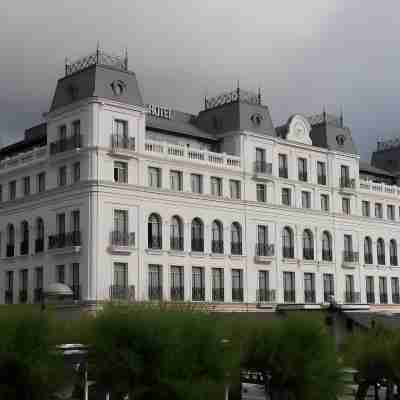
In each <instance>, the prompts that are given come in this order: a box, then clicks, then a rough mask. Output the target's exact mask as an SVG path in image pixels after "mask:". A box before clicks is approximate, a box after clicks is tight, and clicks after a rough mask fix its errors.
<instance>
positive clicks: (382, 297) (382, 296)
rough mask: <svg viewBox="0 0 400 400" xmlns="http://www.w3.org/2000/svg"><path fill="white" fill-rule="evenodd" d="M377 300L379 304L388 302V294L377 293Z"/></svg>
mask: <svg viewBox="0 0 400 400" xmlns="http://www.w3.org/2000/svg"><path fill="white" fill-rule="evenodd" d="M379 302H380V304H387V303H388V295H387V293H380V294H379Z"/></svg>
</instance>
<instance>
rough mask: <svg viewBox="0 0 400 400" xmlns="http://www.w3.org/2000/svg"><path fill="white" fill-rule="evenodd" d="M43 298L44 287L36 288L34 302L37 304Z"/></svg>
mask: <svg viewBox="0 0 400 400" xmlns="http://www.w3.org/2000/svg"><path fill="white" fill-rule="evenodd" d="M42 300H43V288H36V289H34V291H33V302H34V303H35V304H38V303H41V302H42Z"/></svg>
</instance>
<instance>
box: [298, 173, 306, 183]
mask: <svg viewBox="0 0 400 400" xmlns="http://www.w3.org/2000/svg"><path fill="white" fill-rule="evenodd" d="M307 179H308V176H307V172H299V181H302V182H307Z"/></svg>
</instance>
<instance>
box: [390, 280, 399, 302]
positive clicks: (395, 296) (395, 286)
mask: <svg viewBox="0 0 400 400" xmlns="http://www.w3.org/2000/svg"><path fill="white" fill-rule="evenodd" d="M391 283H392V303H393V304H399V303H400V287H399V278H397V277H394V278H392V279H391Z"/></svg>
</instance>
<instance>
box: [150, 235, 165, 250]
mask: <svg viewBox="0 0 400 400" xmlns="http://www.w3.org/2000/svg"><path fill="white" fill-rule="evenodd" d="M148 244H149V249H153V250H161V249H162V237H161V236H149V243H148Z"/></svg>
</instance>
